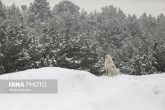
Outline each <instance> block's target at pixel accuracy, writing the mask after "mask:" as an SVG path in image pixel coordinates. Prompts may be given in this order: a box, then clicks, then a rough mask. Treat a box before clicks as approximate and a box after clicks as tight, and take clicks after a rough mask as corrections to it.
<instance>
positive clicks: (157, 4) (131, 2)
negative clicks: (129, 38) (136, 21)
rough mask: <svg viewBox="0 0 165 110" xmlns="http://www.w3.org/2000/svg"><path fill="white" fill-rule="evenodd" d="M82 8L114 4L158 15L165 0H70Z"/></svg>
mask: <svg viewBox="0 0 165 110" xmlns="http://www.w3.org/2000/svg"><path fill="white" fill-rule="evenodd" d="M33 1H34V0H2V2H3V3H4V4H6V5H7V6H9V5H11V4H12V3H15V4H16V5H17V6H20V5H23V4H25V5H29V4H30V2H33ZM48 1H49V4H50V6H51V7H54V6H55V5H56V4H58V3H59V2H60V1H62V0H48ZM70 1H72V2H73V3H75V4H76V5H78V6H79V7H80V8H81V9H82V8H83V9H85V10H86V11H88V12H90V11H94V10H97V11H100V10H101V7H104V6H109V5H114V6H115V7H118V8H121V9H122V10H123V11H124V13H126V14H128V13H129V14H136V15H137V16H140V15H142V13H144V12H146V13H147V14H152V15H153V16H157V15H159V14H160V13H163V14H164V15H165V0H70Z"/></svg>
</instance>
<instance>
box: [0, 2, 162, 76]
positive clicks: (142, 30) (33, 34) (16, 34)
mask: <svg viewBox="0 0 165 110" xmlns="http://www.w3.org/2000/svg"><path fill="white" fill-rule="evenodd" d="M106 52H108V53H109V54H111V56H112V58H113V60H114V63H115V64H116V66H117V67H118V68H119V69H120V72H121V73H123V74H130V75H143V74H153V73H157V72H165V16H164V15H163V14H160V15H158V16H157V17H154V16H152V15H147V14H146V13H144V14H142V15H141V16H140V17H137V16H136V15H126V14H125V13H124V12H123V11H122V10H121V9H120V8H116V7H114V6H112V5H110V6H105V7H103V8H102V10H101V12H97V11H93V12H90V13H88V12H86V11H85V10H80V7H79V6H78V5H76V4H74V3H72V2H70V1H61V2H59V3H58V4H57V5H55V6H54V7H53V9H51V8H50V6H49V2H48V1H47V0H34V1H33V2H32V3H31V4H30V6H26V5H22V6H21V7H17V6H16V5H15V4H13V5H11V6H5V5H4V4H3V2H2V1H0V74H5V73H10V72H16V71H22V70H26V69H31V68H41V67H48V66H53V67H57V66H58V67H63V68H70V69H78V70H86V71H89V72H91V73H93V74H95V75H102V74H104V73H105V72H104V65H103V64H104V57H105V54H106Z"/></svg>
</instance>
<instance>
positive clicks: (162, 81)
mask: <svg viewBox="0 0 165 110" xmlns="http://www.w3.org/2000/svg"><path fill="white" fill-rule="evenodd" d="M0 79H57V80H58V93H57V94H0V109H1V110H165V74H154V75H146V76H129V75H119V76H116V77H107V76H101V77H97V76H94V75H92V74H90V73H88V72H84V71H78V70H69V69H62V68H53V67H49V68H41V69H32V70H27V71H23V72H17V73H12V74H6V75H1V76H0Z"/></svg>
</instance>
